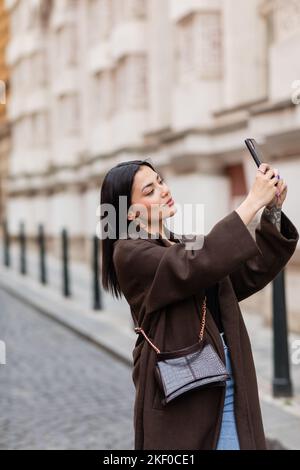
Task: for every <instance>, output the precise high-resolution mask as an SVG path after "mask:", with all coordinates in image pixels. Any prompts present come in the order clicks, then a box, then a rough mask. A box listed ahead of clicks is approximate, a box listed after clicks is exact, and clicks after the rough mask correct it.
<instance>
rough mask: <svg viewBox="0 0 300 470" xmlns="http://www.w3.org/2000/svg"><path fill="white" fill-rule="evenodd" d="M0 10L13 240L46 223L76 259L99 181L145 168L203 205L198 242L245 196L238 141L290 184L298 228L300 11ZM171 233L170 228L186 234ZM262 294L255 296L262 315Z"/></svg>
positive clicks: (91, 1) (92, 225)
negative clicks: (142, 163) (247, 142)
mask: <svg viewBox="0 0 300 470" xmlns="http://www.w3.org/2000/svg"><path fill="white" fill-rule="evenodd" d="M5 4H6V8H7V10H8V13H9V16H10V19H11V34H10V41H9V47H8V49H7V54H6V60H7V62H8V64H9V67H10V73H11V99H10V101H9V107H8V108H9V109H8V111H9V120H10V124H11V128H12V149H11V152H10V157H9V158H10V159H9V163H10V167H9V178H8V192H9V199H8V203H7V214H8V219H9V226H10V231H11V233H13V234H16V233H17V231H18V227H19V222H20V220H24V221H25V224H26V231H27V233H29V234H31V235H35V234H36V231H37V224H38V223H43V224H44V225H45V230H46V232H47V233H48V235H50V236H51V237H52V238H53V241H54V242H55V240H57V239H58V236H59V233H60V230H61V228H62V227H66V228H68V229H69V232H70V234H71V236H72V241H73V250H74V252H77V253H79V252H80V253H82V252H83V250H82V246H83V244H84V243H86V241H87V239H88V238H89V237H90V236H91V235H93V234H94V233H95V229H96V224H97V215H96V210H97V206H98V204H99V194H100V187H101V181H102V178H103V176H104V175H105V173H106V172H107V171H108V170H109V169H110V168H111V167H112V166H113V165H115V164H116V163H118V162H120V161H124V160H132V159H137V158H138V159H140V158H146V157H150V158H151V159H152V161H153V162H154V164H156V165H157V167H158V168H159V169H161V170H162V171H163V174H164V176H165V177H166V178H167V181H168V183H169V184H170V187H171V189H172V194H173V196H174V199H175V201H176V202H179V203H180V202H182V203H198V204H199V203H200V204H203V208H204V226H201V227H200V228H199V226H197V227H196V229H197V230H199V229H201V230H203V231H205V232H207V231H208V230H209V229H210V228H211V227H212V226H213V225H214V224H215V223H216V222H217V220H218V219H220V218H221V217H222V216H224V215H226V213H228V211H229V210H232V209H233V208H234V207H236V206H237V204H238V203H239V201H240V200H242V199H243V198H244V197H245V196H246V194H247V192H248V190H249V189H250V185H251V183H252V181H253V178H254V175H255V166H254V163H253V161H252V159H251V158H250V156H249V155H248V153H247V150H246V148H245V146H244V139H245V138H246V137H255V138H256V140H257V141H258V142H259V143H260V144H261V145H262V149H263V150H264V152H265V156H266V158H265V161H268V162H270V163H271V164H273V165H274V166H275V167H278V168H280V172H281V175H282V176H283V177H284V178H285V179H286V180H287V181H288V186H289V194H288V198H287V201H286V203H285V209H286V212H287V214H288V216H289V217H290V218H291V219H292V220H293V222H294V223H295V224H296V225H297V226H298V227H300V212H299V210H298V207H297V202H298V198H299V189H298V188H299V186H298V180H299V177H300V158H299V157H300V132H299V129H300V107H299V106H298V102H299V101H300V100H298V98H299V97H298V94H299V89H300V82H299V80H300V63H299V61H298V60H297V56H298V50H299V46H300V1H299V0H296V1H295V0H285V1H281V0H267V1H266V0H264V1H262V0H243V1H242V2H241V1H238V0H180V1H178V0H52V1H50V0H6V1H5ZM174 221H175V226H174V227H173V228H174V229H175V230H179V231H180V230H184V231H185V229H186V231H190V230H195V227H194V226H193V227H189V226H187V227H186V226H184V227H183V226H182V224H181V220H179V218H178V220H176V218H174ZM86 246H87V245H86ZM299 266H300V256H299V250H297V252H296V253H295V255H294V257H293V259H292V260H291V261H290V263H289V268H288V274H289V277H288V284H289V292H288V295H289V299H290V305H289V307H290V310H291V311H292V312H293V319H292V323H293V325H294V326H295V325H296V323H297V320H296V318H297V316H299V307H298V305H299V302H298V293H297V290H299V289H297V285H298V286H299V282H300V280H299V276H300V274H299ZM265 292H266V290H264V293H261V297H260V295H258V296H256V299H259V302H260V307H261V305H267V304H268V302H267V301H266V302H265V303H264V302H262V300H263V299H267V297H266V295H267V294H266V293H265ZM245 302H246V301H245ZM256 302H257V300H256ZM249 303H251V299H250V300H249ZM254 307H255V308H256V307H257V305H254ZM266 308H267V307H263V309H264V311H265V310H266ZM297 309H298V310H297ZM266 314H267V313H266ZM297 314H298V315H297ZM298 321H299V320H298ZM297 325H298V327H299V329H300V325H299V324H297Z"/></svg>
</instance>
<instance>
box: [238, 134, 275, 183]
mask: <svg viewBox="0 0 300 470" xmlns="http://www.w3.org/2000/svg"><path fill="white" fill-rule="evenodd" d="M245 144H246V146H247V148H248V150H249V152H250V153H251V155H252V157H253V160H254V161H255V163H256V165H257V167H259V165H261V162H262V161H264V157H263V154H262V152H261V150H260V148H259V146H258V143H257V142H256V140H255V139H246V140H245ZM272 178H275V177H274V175H273V176H272ZM276 185H277V183H276V184H275V186H276Z"/></svg>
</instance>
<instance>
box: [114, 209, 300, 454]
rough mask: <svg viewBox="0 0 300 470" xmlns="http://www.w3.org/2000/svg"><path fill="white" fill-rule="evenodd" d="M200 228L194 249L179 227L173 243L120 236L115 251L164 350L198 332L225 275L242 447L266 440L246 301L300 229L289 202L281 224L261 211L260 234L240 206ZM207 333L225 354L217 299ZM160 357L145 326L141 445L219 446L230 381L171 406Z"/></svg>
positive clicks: (121, 273)
mask: <svg viewBox="0 0 300 470" xmlns="http://www.w3.org/2000/svg"><path fill="white" fill-rule="evenodd" d="M198 237H199V235H197V236H196V239H199V238H198ZM200 237H202V240H204V244H203V246H202V248H200V249H199V248H198V249H195V250H191V249H186V238H185V236H181V238H178V237H177V243H176V244H173V245H172V244H171V243H170V242H168V240H166V239H163V238H160V239H150V238H148V239H142V238H138V239H133V238H130V237H128V238H127V239H120V240H117V241H116V243H115V250H114V257H113V259H114V264H115V267H116V271H117V276H118V280H119V283H120V286H121V289H122V292H123V293H124V295H125V297H126V299H127V301H128V303H129V305H130V307H131V314H132V315H134V316H135V318H137V320H138V323H139V326H141V327H142V328H144V330H145V332H146V333H147V334H148V336H149V337H150V338H151V339H152V341H153V343H154V344H155V345H157V346H158V347H159V348H160V349H161V350H162V351H168V350H173V349H180V348H184V347H186V346H189V345H191V344H194V343H195V342H196V341H197V338H198V333H199V328H200V312H201V305H202V301H203V298H204V289H205V288H206V287H208V286H210V285H212V284H214V283H216V282H218V283H219V302H220V308H221V315H222V322H223V326H224V331H225V334H226V337H227V342H228V346H229V350H230V352H231V359H232V369H233V375H234V379H235V387H236V388H235V414H236V421H237V430H238V436H239V441H240V448H241V449H265V448H266V442H265V435H264V429H263V424H262V417H261V410H260V404H259V398H258V390H257V381H256V373H255V367H254V363H253V357H252V351H251V345H250V341H249V337H248V333H247V330H246V327H245V324H244V320H243V317H242V315H241V311H240V307H239V304H238V302H239V301H241V300H243V299H245V298H247V297H249V296H250V295H252V294H254V293H255V292H257V291H259V290H260V289H262V288H263V287H264V286H265V285H266V284H268V283H269V282H270V281H272V279H274V277H275V276H276V275H277V273H278V272H279V271H281V269H282V268H283V267H284V266H285V265H286V264H287V262H288V260H289V259H290V257H291V256H292V254H293V253H294V251H295V248H296V245H297V242H298V239H299V234H298V231H297V229H296V228H295V226H294V225H293V224H292V222H291V221H290V220H289V219H288V217H287V216H286V215H285V214H284V213H283V212H282V222H281V233H280V232H279V231H278V230H277V228H276V227H275V225H273V224H272V223H271V222H270V221H269V220H268V219H267V217H266V215H265V211H263V212H262V216H261V220H260V223H259V225H258V226H257V227H256V231H255V240H254V239H253V237H252V235H251V234H250V232H249V230H248V228H247V227H246V225H245V224H244V222H243V221H242V219H241V218H240V216H239V215H238V213H237V212H236V211H232V212H231V213H229V214H228V215H227V216H226V217H224V218H223V219H221V220H220V221H219V222H218V223H217V224H216V225H215V226H214V227H213V228H212V230H211V231H210V232H209V233H208V234H207V235H205V236H203V235H200ZM189 243H190V242H189ZM194 295H195V296H196V298H197V303H198V306H199V308H198V309H197V310H196V308H195V303H194V301H193V298H194V297H193V296H194ZM133 318H134V317H133ZM204 337H205V338H206V339H207V340H208V341H209V342H211V343H212V344H213V345H214V347H215V348H216V350H217V352H218V354H219V355H220V357H221V358H222V360H223V361H225V357H224V350H223V347H222V342H221V338H220V336H219V331H218V329H217V326H216V324H215V322H214V320H213V318H212V315H211V313H210V312H209V309H207V321H206V328H205V335H204ZM155 364H156V352H155V351H154V349H153V348H152V347H151V346H150V345H149V343H148V342H147V341H146V340H145V339H144V337H143V336H142V335H138V336H137V341H136V344H135V347H134V350H133V372H132V378H133V382H134V385H135V388H136V397H135V404H134V430H135V449H165V450H172V449H193V450H197V449H215V448H216V445H217V440H218V436H219V432H220V426H221V419H222V410H223V404H224V397H225V388H224V387H215V388H210V389H206V390H201V389H198V390H194V391H193V392H190V393H188V394H186V395H183V396H181V397H180V398H178V399H177V400H176V399H175V400H174V401H173V402H170V403H168V404H167V405H166V406H164V405H162V404H161V402H160V400H161V398H162V396H161V391H160V389H159V388H158V387H157V385H156V382H155V376H154V367H155Z"/></svg>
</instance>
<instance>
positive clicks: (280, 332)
mask: <svg viewBox="0 0 300 470" xmlns="http://www.w3.org/2000/svg"><path fill="white" fill-rule="evenodd" d="M273 396H274V397H292V396H293V386H292V382H291V377H290V363H289V347H288V328H287V316H286V301H285V286H284V271H283V270H282V271H281V272H280V273H279V274H278V275H277V276H276V278H275V279H274V280H273Z"/></svg>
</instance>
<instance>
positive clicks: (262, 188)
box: [248, 163, 279, 210]
mask: <svg viewBox="0 0 300 470" xmlns="http://www.w3.org/2000/svg"><path fill="white" fill-rule="evenodd" d="M278 175H279V173H278V169H277V168H272V167H271V165H269V164H268V163H261V165H260V166H259V168H258V170H257V173H256V176H255V180H254V183H253V185H252V187H251V189H250V191H249V194H248V198H249V200H250V201H251V202H252V204H253V205H254V207H256V208H257V210H259V209H261V208H262V207H264V206H266V205H267V204H269V203H270V202H271V201H272V200H273V199H274V197H275V195H276V192H277V187H276V184H277V183H278ZM273 176H274V178H272V177H273Z"/></svg>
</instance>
